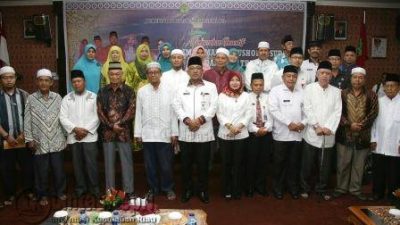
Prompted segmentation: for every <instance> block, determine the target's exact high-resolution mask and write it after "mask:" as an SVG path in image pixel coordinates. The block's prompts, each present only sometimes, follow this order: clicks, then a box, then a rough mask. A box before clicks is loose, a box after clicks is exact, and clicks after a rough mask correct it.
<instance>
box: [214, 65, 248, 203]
mask: <svg viewBox="0 0 400 225" xmlns="http://www.w3.org/2000/svg"><path fill="white" fill-rule="evenodd" d="M228 80H229V82H228V85H227V86H226V87H225V88H224V90H223V92H222V93H221V94H220V95H219V97H218V109H217V118H218V122H219V124H220V125H219V130H218V137H219V139H220V146H221V154H222V164H223V178H222V185H223V194H224V196H225V198H226V199H227V200H229V199H231V198H232V197H233V198H234V199H240V197H241V194H242V189H241V186H242V184H241V178H242V176H243V174H242V172H243V171H244V167H243V162H244V160H243V153H244V150H245V143H246V139H247V138H248V136H249V132H248V130H247V125H248V123H249V121H250V118H251V110H250V99H249V94H248V93H247V92H243V81H242V76H241V75H240V74H239V73H236V72H234V71H232V72H231V73H230V74H229V79H228Z"/></svg>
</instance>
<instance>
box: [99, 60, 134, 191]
mask: <svg viewBox="0 0 400 225" xmlns="http://www.w3.org/2000/svg"><path fill="white" fill-rule="evenodd" d="M108 75H109V77H110V84H108V85H107V86H105V87H104V88H102V89H101V90H100V91H99V93H98V95H97V113H98V115H99V119H100V122H101V126H102V134H101V136H102V141H103V150H104V161H105V162H104V164H105V174H106V189H107V190H108V189H111V188H115V168H114V167H115V165H114V164H115V151H116V150H117V149H118V152H119V157H120V161H121V167H122V181H123V190H124V191H125V192H126V193H127V194H128V195H127V196H128V197H129V196H130V195H132V194H133V191H134V190H133V159H132V149H131V143H132V141H131V137H132V119H133V117H134V114H135V94H134V92H133V90H132V89H131V88H130V87H129V86H127V85H125V84H124V83H123V81H122V67H121V64H120V63H110V65H109V69H108Z"/></svg>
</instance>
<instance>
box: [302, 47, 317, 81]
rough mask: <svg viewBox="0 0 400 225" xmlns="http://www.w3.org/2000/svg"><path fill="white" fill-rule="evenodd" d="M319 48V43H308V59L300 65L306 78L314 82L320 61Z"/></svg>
mask: <svg viewBox="0 0 400 225" xmlns="http://www.w3.org/2000/svg"><path fill="white" fill-rule="evenodd" d="M321 46H322V45H321V42H320V41H310V42H309V43H308V48H307V52H308V54H309V58H308V59H307V60H304V61H303V63H302V64H301V71H304V72H305V73H307V77H310V79H311V80H313V81H315V76H316V73H317V68H318V65H319V62H320V61H321V50H322V49H321Z"/></svg>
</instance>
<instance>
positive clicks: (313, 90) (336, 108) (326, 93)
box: [304, 82, 342, 148]
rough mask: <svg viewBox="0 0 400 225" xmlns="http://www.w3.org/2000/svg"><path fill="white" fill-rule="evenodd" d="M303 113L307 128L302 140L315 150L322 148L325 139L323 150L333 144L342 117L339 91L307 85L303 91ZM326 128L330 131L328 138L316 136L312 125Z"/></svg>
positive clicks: (330, 86) (317, 85) (331, 87)
mask: <svg viewBox="0 0 400 225" xmlns="http://www.w3.org/2000/svg"><path fill="white" fill-rule="evenodd" d="M304 113H305V115H306V119H307V126H306V130H305V133H304V140H305V141H306V142H307V143H308V144H310V145H312V146H314V147H317V148H321V147H322V143H323V140H324V138H325V148H331V147H333V145H334V144H335V132H336V129H337V127H338V125H339V122H340V117H341V115H342V98H341V92H340V89H338V88H336V87H334V86H332V85H329V86H328V87H327V88H326V89H323V88H322V87H321V86H320V85H319V83H318V82H315V83H312V84H309V85H307V87H306V89H305V91H304ZM317 124H318V125H319V126H320V127H325V128H328V129H329V130H331V131H332V133H333V134H332V135H329V136H317V133H316V132H315V130H314V127H313V126H314V125H317Z"/></svg>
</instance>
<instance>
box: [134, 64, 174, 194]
mask: <svg viewBox="0 0 400 225" xmlns="http://www.w3.org/2000/svg"><path fill="white" fill-rule="evenodd" d="M160 78H161V66H160V64H159V63H157V62H151V63H148V64H147V80H148V81H149V83H148V84H146V85H145V86H143V87H142V88H140V89H139V91H138V94H137V98H136V116H135V132H134V136H135V139H136V141H137V142H138V143H143V156H144V163H145V168H146V176H147V182H148V183H149V186H150V190H149V192H148V195H147V198H149V199H152V198H153V197H154V195H157V194H158V193H159V191H160V189H161V191H163V192H164V193H166V194H167V198H168V200H174V199H175V198H176V195H175V193H174V191H173V188H174V180H173V168H172V163H173V157H174V150H173V147H175V146H176V144H177V141H178V120H177V119H176V116H175V113H174V111H173V108H172V101H173V97H174V95H173V90H172V89H171V87H169V86H167V85H166V84H163V83H162V82H161V81H160ZM158 170H159V171H160V174H159V175H158V174H157V171H158ZM158 177H160V182H159V181H158Z"/></svg>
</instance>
